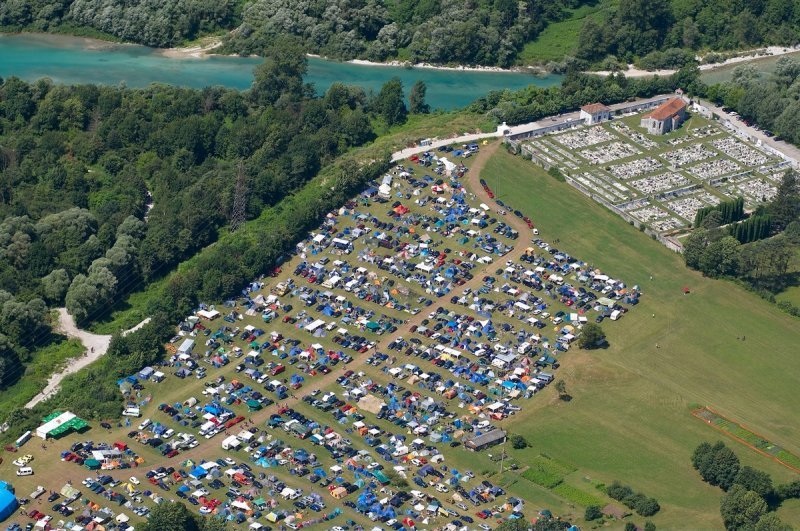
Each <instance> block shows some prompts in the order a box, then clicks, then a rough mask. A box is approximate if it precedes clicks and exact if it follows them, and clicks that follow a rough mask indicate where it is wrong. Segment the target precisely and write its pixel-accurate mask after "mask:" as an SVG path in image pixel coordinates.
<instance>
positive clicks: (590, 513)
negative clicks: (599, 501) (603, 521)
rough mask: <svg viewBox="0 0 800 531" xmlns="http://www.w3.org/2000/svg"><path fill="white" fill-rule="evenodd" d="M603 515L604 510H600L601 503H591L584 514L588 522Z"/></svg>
mask: <svg viewBox="0 0 800 531" xmlns="http://www.w3.org/2000/svg"><path fill="white" fill-rule="evenodd" d="M602 517H603V511H601V510H600V506H599V505H590V506H589V507H587V508H586V512H585V513H584V514H583V518H584V519H585V520H586V521H587V522H591V521H592V520H598V519H600V518H602Z"/></svg>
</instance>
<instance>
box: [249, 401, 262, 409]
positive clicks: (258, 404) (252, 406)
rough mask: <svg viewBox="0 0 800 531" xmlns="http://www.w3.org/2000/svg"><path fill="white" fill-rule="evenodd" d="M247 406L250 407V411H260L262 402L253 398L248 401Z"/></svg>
mask: <svg viewBox="0 0 800 531" xmlns="http://www.w3.org/2000/svg"><path fill="white" fill-rule="evenodd" d="M247 407H248V408H250V411H258V410H259V409H261V402H259V401H258V400H253V399H252V398H251V399H250V400H248V401H247Z"/></svg>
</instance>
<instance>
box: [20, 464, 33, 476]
mask: <svg viewBox="0 0 800 531" xmlns="http://www.w3.org/2000/svg"><path fill="white" fill-rule="evenodd" d="M17 475H18V476H32V475H33V469H32V468H31V467H29V466H23V467H19V468H18V469H17Z"/></svg>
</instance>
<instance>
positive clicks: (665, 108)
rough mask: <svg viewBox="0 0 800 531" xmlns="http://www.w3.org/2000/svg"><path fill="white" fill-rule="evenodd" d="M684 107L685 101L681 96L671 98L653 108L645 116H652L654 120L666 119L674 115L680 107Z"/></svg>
mask: <svg viewBox="0 0 800 531" xmlns="http://www.w3.org/2000/svg"><path fill="white" fill-rule="evenodd" d="M685 107H686V102H685V101H683V99H681V98H672V99H671V100H669V101H666V102H664V103H662V104H661V105H659V106H658V107H656V108H655V110H654V111H653V112H651V113H650V114H648V115H647V116H646V117H645V118H653V119H654V120H668V119H670V118H672V117H673V116H675V115H676V114H677V113H678V112H679V111H680V110H681V109H683V108H685Z"/></svg>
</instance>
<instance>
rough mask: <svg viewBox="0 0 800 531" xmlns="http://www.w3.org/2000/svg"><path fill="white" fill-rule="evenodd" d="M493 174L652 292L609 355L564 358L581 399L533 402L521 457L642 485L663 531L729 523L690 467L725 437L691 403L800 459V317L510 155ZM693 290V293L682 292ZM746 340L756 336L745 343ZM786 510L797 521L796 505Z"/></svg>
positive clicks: (568, 244) (623, 325)
mask: <svg viewBox="0 0 800 531" xmlns="http://www.w3.org/2000/svg"><path fill="white" fill-rule="evenodd" d="M484 178H485V179H486V180H487V181H488V183H489V186H491V187H492V188H493V189H495V190H498V189H500V190H511V189H514V190H525V191H526V192H525V193H520V194H516V197H519V198H520V199H519V200H514V207H515V208H519V209H521V210H522V211H523V212H524V213H525V214H527V215H529V216H530V217H531V218H532V219H533V221H534V222H535V223H536V225H537V227H538V228H539V230H540V231H541V234H542V237H543V238H544V239H546V240H548V241H551V242H552V241H553V240H555V239H556V238H558V239H560V240H561V243H559V244H558V248H559V249H563V250H565V251H567V252H570V253H573V254H574V255H575V256H578V257H581V258H584V259H587V260H591V261H592V262H593V263H594V264H595V265H596V266H598V267H600V268H602V269H604V270H605V271H606V272H607V273H609V274H610V275H612V276H614V275H616V276H618V277H621V278H623V279H625V280H627V281H628V282H629V283H631V284H639V285H640V286H641V287H642V290H643V292H644V296H643V298H642V303H641V304H640V305H639V306H638V307H636V308H635V311H632V312H630V314H628V315H626V316H625V317H624V318H623V319H622V320H621V321H619V322H617V323H611V324H609V325H607V326H605V329H606V332H607V334H608V337H609V341H610V344H611V347H610V348H609V349H607V350H602V351H597V352H594V353H591V354H589V353H585V352H578V351H573V352H570V353H567V354H566V355H564V356H563V366H562V368H561V369H560V371H559V375H560V377H562V378H564V379H565V380H566V382H567V390H568V393H569V394H570V395H572V396H573V400H572V401H571V402H569V403H564V402H560V401H558V400H557V398H556V397H555V393H554V392H553V391H551V390H548V391H547V392H546V394H544V395H542V396H539V397H537V398H536V399H535V400H534V401H533V404H532V405H533V408H532V409H533V411H531V412H530V413H529V412H528V407H527V406H526V411H525V416H524V417H523V418H528V419H530V421H529V422H526V423H518V422H515V424H514V427H515V428H516V429H517V430H518V431H520V432H522V433H523V434H524V435H525V436H526V437H527V439H528V441H529V442H530V443H531V445H532V447H531V448H529V449H527V450H523V451H514V455H518V456H519V459H520V461H521V462H524V461H525V459H526V458H534V456H536V455H538V454H542V453H544V454H547V455H550V456H552V457H554V458H556V459H559V460H561V461H564V462H568V463H571V464H574V465H575V466H577V467H579V469H580V471H579V473H580V474H581V475H583V476H587V477H589V478H591V479H592V480H596V481H599V482H603V483H606V484H608V483H610V482H611V481H613V480H614V479H619V480H620V481H622V482H623V483H627V484H630V485H632V486H633V487H634V489H636V490H641V491H643V492H644V493H646V494H647V495H649V496H654V497H656V498H657V499H658V500H659V502H660V503H661V505H662V507H664V509H663V510H662V512H661V513H659V514H658V515H657V516H656V517H655V518H653V521H654V522H655V523H656V524H657V525H658V526H659V527H680V526H681V525H686V524H687V523H691V524H692V527H697V526H699V527H720V526H721V522H720V519H719V509H718V507H719V498H720V495H721V492H720V491H719V490H718V489H715V488H712V487H709V486H707V485H705V484H704V483H702V482H701V481H700V479H699V478H698V476H697V474H696V473H695V472H694V471H693V470H692V468H691V466H690V464H689V457H690V455H691V452H692V450H693V449H694V447H695V446H696V445H697V444H698V443H700V442H701V441H705V440H709V441H714V440H717V439H720V438H724V436H723V435H721V434H719V433H718V432H716V431H715V430H713V429H712V428H710V427H708V426H706V425H704V424H703V423H702V422H701V421H699V420H697V419H695V418H694V417H692V416H691V414H690V409H691V406H692V405H693V404H703V405H709V406H711V407H713V408H715V409H716V410H717V411H719V412H720V413H723V414H725V415H727V416H730V417H731V418H734V419H736V420H737V421H738V422H741V423H744V424H745V425H747V426H749V427H751V428H752V429H754V430H756V431H758V432H759V433H761V434H763V435H764V436H766V437H768V438H770V440H774V441H775V442H776V443H777V444H781V445H783V446H785V447H786V448H787V449H789V450H790V451H793V452H796V451H798V450H799V449H800V446H798V441H800V438H799V436H800V419H798V416H799V415H798V410H797V408H796V382H797V380H798V378H800V360H798V358H797V356H796V345H797V342H798V340H800V328H798V321H797V319H796V318H793V317H791V316H788V315H786V314H784V313H783V312H781V311H780V310H779V309H778V308H776V307H774V306H773V305H771V304H769V303H767V302H765V301H763V300H761V299H759V298H758V297H757V296H755V295H753V294H750V293H748V292H745V291H744V290H742V289H739V288H737V287H735V286H734V285H732V284H730V283H727V282H722V281H716V280H710V279H706V278H703V277H702V276H700V275H699V274H697V273H694V272H692V271H689V270H687V269H686V268H685V267H684V265H683V262H682V259H681V257H680V256H678V255H676V254H673V253H672V252H671V251H669V250H667V249H666V248H665V247H663V246H662V245H660V244H658V243H656V242H655V241H652V240H651V239H650V238H648V237H647V236H645V235H644V234H641V233H639V232H638V231H636V230H634V229H633V228H632V227H630V226H628V225H627V224H626V223H625V222H624V221H622V220H621V219H619V218H618V217H616V216H614V215H613V214H612V213H610V212H608V211H606V210H605V209H603V208H602V207H601V206H599V205H597V204H596V203H594V202H593V201H591V200H589V199H588V198H586V197H585V196H583V195H582V194H580V193H579V192H577V191H576V190H574V189H572V188H571V187H570V186H569V185H567V184H565V183H560V182H558V181H556V180H555V179H553V178H552V177H550V176H549V175H547V174H546V173H544V172H543V171H542V170H541V169H539V168H538V167H536V166H535V165H533V164H532V163H530V162H528V161H525V160H523V159H522V158H520V157H514V156H511V155H509V154H507V153H505V152H499V153H498V155H496V156H495V157H494V158H493V159H492V160H490V161H489V163H488V164H487V166H486V169H485V171H484ZM503 199H508V200H509V201H510V200H511V198H510V197H508V198H507V197H506V196H505V195H504V196H503ZM650 275H652V276H653V280H652V281H651V280H650ZM683 286H687V287H689V288H690V290H691V294H689V295H683V293H682V290H681V289H682V287H683ZM653 314H655V317H652V316H653ZM742 335H745V336H746V340H745V341H741V340H737V336H742ZM656 344H658V345H659V347H660V348H656ZM515 420H519V419H515ZM517 426H520V427H519V428H517ZM523 426H524V428H522V427H523ZM726 442H727V444H729V445H730V446H732V447H733V448H734V449H735V451H736V452H737V454H738V455H739V456H740V458H741V459H742V461H743V462H744V463H746V464H751V465H753V466H757V467H759V468H762V469H764V470H767V471H769V472H770V473H771V474H773V477H774V478H775V480H776V481H777V482H781V481H786V480H788V479H790V478H792V474H791V473H790V472H789V471H788V470H787V469H785V468H783V467H781V466H780V465H778V464H776V463H774V462H772V461H771V460H769V459H767V458H765V457H763V456H761V455H759V454H757V453H755V452H753V451H752V450H749V449H747V448H746V447H744V446H742V445H737V444H736V443H735V442H734V441H731V440H728V441H726ZM794 477H795V478H796V475H795V476H794ZM782 511H795V513H793V514H796V508H792V507H787V508H785V509H782ZM782 514H783V513H782Z"/></svg>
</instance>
